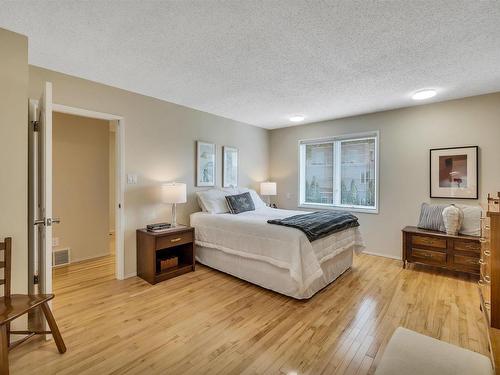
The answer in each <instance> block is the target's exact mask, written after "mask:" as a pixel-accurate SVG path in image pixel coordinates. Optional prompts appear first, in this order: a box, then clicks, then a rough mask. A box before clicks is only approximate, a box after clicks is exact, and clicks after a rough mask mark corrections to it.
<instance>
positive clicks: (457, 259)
mask: <svg viewBox="0 0 500 375" xmlns="http://www.w3.org/2000/svg"><path fill="white" fill-rule="evenodd" d="M453 263H454V264H458V265H461V266H467V267H470V268H474V269H477V270H478V271H479V258H478V257H468V256H463V255H456V254H454V255H453Z"/></svg>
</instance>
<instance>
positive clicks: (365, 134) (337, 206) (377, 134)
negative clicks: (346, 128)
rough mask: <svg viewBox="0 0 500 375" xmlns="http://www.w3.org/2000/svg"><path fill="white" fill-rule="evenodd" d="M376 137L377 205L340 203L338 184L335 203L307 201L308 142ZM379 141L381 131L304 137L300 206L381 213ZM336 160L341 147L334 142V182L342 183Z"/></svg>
mask: <svg viewBox="0 0 500 375" xmlns="http://www.w3.org/2000/svg"><path fill="white" fill-rule="evenodd" d="M369 138H372V139H373V138H374V139H375V207H368V206H357V205H347V204H341V203H340V201H339V200H340V194H339V192H338V186H337V184H335V185H334V200H335V201H336V202H335V201H334V203H333V204H326V203H307V202H306V201H305V189H304V188H303V186H304V185H305V184H304V177H305V147H304V146H305V145H308V144H321V143H332V142H338V141H346V140H353V141H354V140H363V139H369ZM379 141H380V131H379V130H376V131H370V132H363V133H354V134H343V135H338V136H331V137H325V138H315V139H302V140H299V142H298V152H299V157H298V160H299V181H298V184H299V194H298V202H297V204H298V207H300V208H309V209H323V210H342V211H351V212H363V213H370V214H378V213H379V206H380V202H379V198H380V196H379V190H380V189H379V186H380V179H379V169H380V168H379V163H380V160H379ZM336 160H340V147H338V146H337V144H336V143H334V163H333V168H334V169H333V176H334V183H335V181H339V183H340V168H337V162H336Z"/></svg>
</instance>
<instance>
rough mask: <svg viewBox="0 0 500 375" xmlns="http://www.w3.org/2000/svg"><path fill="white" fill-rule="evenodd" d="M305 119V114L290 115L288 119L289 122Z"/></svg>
mask: <svg viewBox="0 0 500 375" xmlns="http://www.w3.org/2000/svg"><path fill="white" fill-rule="evenodd" d="M304 119H305V116H303V115H293V116H290V121H291V122H301V121H304Z"/></svg>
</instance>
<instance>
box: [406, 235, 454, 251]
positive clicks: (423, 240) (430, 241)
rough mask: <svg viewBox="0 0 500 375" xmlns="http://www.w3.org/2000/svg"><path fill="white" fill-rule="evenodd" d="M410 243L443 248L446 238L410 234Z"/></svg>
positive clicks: (444, 247)
mask: <svg viewBox="0 0 500 375" xmlns="http://www.w3.org/2000/svg"><path fill="white" fill-rule="evenodd" d="M411 243H412V245H417V246H422V245H423V246H430V247H436V248H439V249H443V250H444V249H446V239H444V238H435V237H424V236H412V237H411Z"/></svg>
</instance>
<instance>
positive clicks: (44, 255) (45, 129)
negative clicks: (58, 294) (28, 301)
mask: <svg viewBox="0 0 500 375" xmlns="http://www.w3.org/2000/svg"><path fill="white" fill-rule="evenodd" d="M29 107H30V108H29V114H30V136H29V142H30V159H29V160H30V167H29V171H30V180H31V181H30V204H29V207H30V228H29V229H30V236H29V237H30V241H29V242H30V243H29V245H30V246H29V247H30V251H29V255H30V256H29V262H30V265H29V268H30V280H29V286H30V292H31V293H44V294H47V293H52V224H53V223H54V222H59V220H58V219H54V218H53V217H52V83H50V82H46V83H45V87H44V91H43V95H42V98H41V99H40V100H39V101H37V100H30V102H29Z"/></svg>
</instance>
